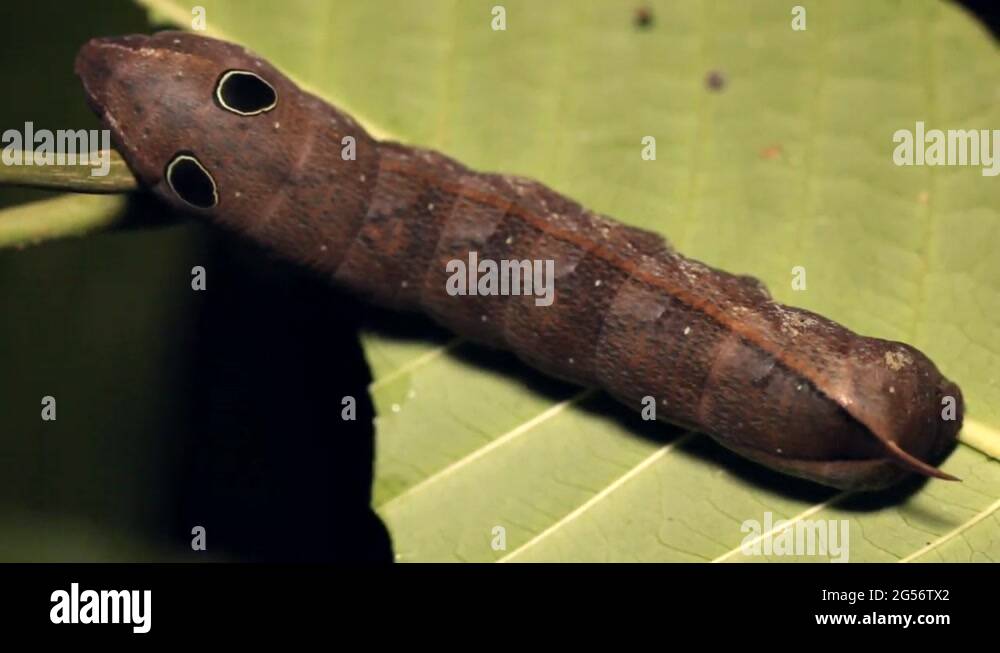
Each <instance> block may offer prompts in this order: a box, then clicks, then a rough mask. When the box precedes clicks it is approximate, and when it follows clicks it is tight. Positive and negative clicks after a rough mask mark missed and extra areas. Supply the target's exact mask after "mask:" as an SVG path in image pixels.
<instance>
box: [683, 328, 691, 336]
mask: <svg viewBox="0 0 1000 653" xmlns="http://www.w3.org/2000/svg"><path fill="white" fill-rule="evenodd" d="M689 333H691V327H689V326H687V327H684V335H687V334H689Z"/></svg>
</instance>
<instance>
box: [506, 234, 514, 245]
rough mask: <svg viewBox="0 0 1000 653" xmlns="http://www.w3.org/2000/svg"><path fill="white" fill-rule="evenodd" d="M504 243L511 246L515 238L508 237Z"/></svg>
mask: <svg viewBox="0 0 1000 653" xmlns="http://www.w3.org/2000/svg"><path fill="white" fill-rule="evenodd" d="M503 242H504V243H506V244H507V245H510V244H512V243H513V242H514V237H513V236H507V240H505V241H503Z"/></svg>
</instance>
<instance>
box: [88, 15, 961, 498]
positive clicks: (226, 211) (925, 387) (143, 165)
mask: <svg viewBox="0 0 1000 653" xmlns="http://www.w3.org/2000/svg"><path fill="white" fill-rule="evenodd" d="M233 71H246V74H244V73H241V72H237V74H236V75H235V76H234V75H229V76H228V77H231V78H233V79H236V80H237V82H238V83H237V84H236V85H230V82H229V81H226V82H225V84H223V83H222V82H223V79H224V78H227V73H230V72H233ZM76 72H77V75H78V76H79V77H80V78H81V80H82V82H83V86H84V89H85V92H86V96H87V99H88V102H89V104H90V105H91V107H92V108H93V109H94V110H95V111H96V112H97V114H98V115H99V117H100V118H101V120H102V122H103V124H104V126H105V127H106V128H108V129H110V130H111V132H112V138H113V141H114V143H115V146H116V147H117V148H118V149H119V151H120V152H121V154H122V155H123V156H124V157H125V159H126V161H127V162H128V164H129V166H130V168H131V169H132V171H133V173H134V174H135V175H136V177H137V178H138V179H139V181H140V183H141V184H142V185H143V186H144V187H145V188H147V189H149V190H150V191H152V192H153V193H155V194H156V195H158V196H159V197H161V198H162V199H163V200H164V201H166V202H169V203H170V204H172V205H174V206H176V207H177V208H179V209H182V210H185V211H189V212H193V213H195V214H197V215H199V216H200V217H202V218H204V219H207V220H209V221H211V222H214V223H217V224H219V225H222V226H223V227H226V228H228V229H230V230H233V231H236V232H239V233H240V234H243V235H244V236H246V237H248V238H250V239H252V240H254V241H257V242H258V243H262V244H263V245H264V246H266V247H267V248H268V249H269V250H272V251H274V252H276V253H278V254H279V255H282V256H284V257H287V258H288V259H291V260H293V261H295V262H297V263H299V264H300V265H302V266H306V267H308V268H311V269H313V270H315V271H316V272H318V273H319V274H321V275H324V276H325V277H327V278H329V279H330V280H331V281H332V282H334V283H336V284H337V285H339V286H342V287H345V288H347V289H350V290H352V291H354V292H357V293H360V294H361V295H363V296H364V297H366V298H368V299H369V300H370V301H372V302H375V303H378V304H381V305H384V306H387V307H391V308H394V309H398V310H402V311H420V312H423V313H425V314H427V315H429V316H431V317H433V318H434V319H435V320H436V321H438V322H440V323H441V324H443V325H444V326H446V327H448V328H449V329H451V330H453V331H455V332H456V333H458V334H461V335H462V336H465V337H467V338H469V339H472V340H475V341H478V342H481V343H484V344H487V345H491V346H494V347H499V348H503V349H507V350H510V351H512V352H514V353H515V354H517V356H519V357H520V358H521V359H522V360H524V361H525V362H527V363H528V364H529V365H532V366H533V367H536V368H538V369H539V370H542V371H543V372H545V373H548V374H550V375H552V376H555V377H558V378H561V379H565V380H567V381H571V382H573V383H576V384H579V385H583V386H591V387H599V388H601V389H603V390H604V391H606V392H608V393H609V394H611V395H613V396H614V397H616V398H617V399H619V400H620V401H622V402H624V403H625V404H627V405H629V406H631V407H633V408H634V409H636V410H641V409H642V407H643V405H644V404H643V397H646V396H651V397H654V398H655V401H656V407H657V411H656V412H657V417H658V418H659V419H662V420H663V421H666V422H670V423H674V424H679V425H681V426H685V427H688V428H691V429H693V430H697V431H700V432H703V433H706V434H708V435H710V436H711V437H712V438H714V439H715V440H717V441H718V442H719V443H721V444H722V445H724V446H726V447H728V448H729V449H731V450H733V451H735V452H737V453H738V454H740V455H742V456H745V457H747V458H750V459H752V460H755V461H757V462H759V463H761V464H764V465H766V466H768V467H771V468H773V469H776V470H779V471H781V472H785V473H787V474H792V475H795V476H799V477H803V478H807V479H811V480H813V481H816V482H818V483H822V484H825V485H829V486H833V487H837V488H844V489H852V490H870V489H877V488H882V487H886V486H889V485H891V484H893V483H896V482H898V481H899V480H900V479H902V478H904V477H905V476H907V475H909V474H911V473H914V472H916V473H920V474H923V475H926V476H936V477H939V478H948V479H952V478H953V477H950V476H948V475H947V474H944V473H943V472H940V471H939V470H937V469H936V468H935V467H933V466H931V465H929V464H927V463H926V462H923V461H928V460H932V461H936V460H939V459H940V458H941V457H942V456H943V455H944V454H945V453H946V452H947V451H948V450H949V449H950V448H951V446H952V445H953V444H954V442H955V440H956V436H957V433H958V431H959V429H960V427H961V423H962V410H963V404H962V396H961V392H960V391H959V388H958V387H957V386H956V385H955V384H954V383H952V382H950V381H949V380H948V379H946V378H945V377H944V376H942V375H941V374H940V373H939V372H938V370H937V368H936V367H935V366H934V364H933V363H932V362H931V361H930V360H929V359H928V358H927V357H926V356H924V355H923V354H922V353H921V352H919V351H918V350H916V349H914V348H913V347H910V346H908V345H906V344H903V343H899V342H889V341H886V340H879V339H876V338H867V337H863V336H860V335H857V334H855V333H853V332H851V331H849V330H848V329H846V328H844V327H843V326H841V325H839V324H837V323H835V322H833V321H831V320H828V319H826V318H824V317H822V316H820V315H816V314H815V313H811V312H809V311H805V310H801V309H797V308H791V307H788V306H783V305H781V304H778V303H776V302H774V301H772V299H771V298H770V296H769V295H768V293H767V290H766V289H765V288H764V287H763V285H762V284H761V283H760V282H759V281H757V280H755V279H753V278H751V277H746V276H734V275H732V274H728V273H726V272H723V271H721V270H716V269H713V268H711V267H708V266H706V265H704V264H702V263H699V262H697V261H694V260H691V259H688V258H685V257H684V256H682V255H680V254H678V253H677V252H675V251H673V250H672V249H670V247H669V246H668V245H667V244H666V242H665V241H664V240H663V239H662V238H661V237H660V236H658V235H656V234H653V233H650V232H647V231H643V230H640V229H636V228H633V227H629V226H626V225H623V224H621V223H618V222H615V221H614V220H612V219H610V218H607V217H605V216H602V215H598V214H596V213H593V212H591V211H589V210H587V209H586V208H584V207H582V206H580V205H579V204H577V203H576V202H574V201H573V200H571V199H568V198H566V197H564V196H562V195H560V194H559V193H556V192H555V191H553V190H551V189H549V188H547V187H546V186H544V185H542V184H541V183H539V182H537V181H533V180H530V179H525V178H522V177H515V176H509V175H501V174H487V173H481V172H476V171H473V170H470V169H468V168H466V167H465V166H463V165H462V164H461V163H458V162H457V161H454V160H452V159H450V158H448V157H447V156H444V155H442V154H439V153H437V152H434V151H431V150H425V149H419V148H414V147H409V146H406V145H401V144H398V143H392V142H378V141H376V140H375V139H373V138H372V137H371V136H370V135H369V134H368V133H367V132H365V130H364V129H363V128H362V127H361V126H359V125H358V124H357V123H356V122H355V121H354V120H353V119H352V118H351V117H350V116H347V115H346V114H344V113H342V112H341V111H339V110H338V109H336V108H335V107H332V106H330V105H329V104H327V103H326V102H324V101H323V100H321V99H319V98H317V97H315V96H313V95H311V94H309V93H306V92H304V91H302V90H300V89H299V88H298V87H297V86H296V85H295V84H294V83H293V82H292V81H290V80H289V79H288V78H287V77H285V76H284V75H282V74H281V73H280V72H278V70H276V69H275V68H274V67H273V66H271V65H270V64H269V63H267V62H266V61H264V60H263V59H260V58H259V57H257V56H256V55H254V54H253V53H250V52H248V51H246V50H245V49H244V48H242V47H241V46H237V45H234V44H231V43H226V42H222V41H217V40H214V39H209V38H205V37H200V36H195V35H191V34H185V33H179V32H161V33H158V34H156V35H153V36H125V37H117V38H105V39H94V40H92V41H90V42H88V43H87V44H86V45H84V46H83V48H82V49H81V50H80V53H79V55H78V56H77V61H76ZM255 77H259V80H262V82H263V83H262V82H261V81H259V80H257V79H255ZM268 88H270V90H268ZM242 96H249V99H247V97H242ZM272 96H273V97H272ZM272 100H273V103H272ZM231 105H232V106H231ZM234 109H236V110H234ZM345 136H351V137H353V138H354V139H355V141H356V159H354V160H350V159H348V160H344V158H343V157H342V150H343V148H344V141H343V139H344V137H345ZM178 157H180V158H178ZM175 163H176V164H177V166H176V167H175V166H174V164H175ZM192 179H193V182H192V183H189V182H191V180H192ZM181 193H183V194H184V195H185V196H186V200H187V201H186V200H185V199H182V198H181V196H180V194H181ZM192 204H195V205H196V206H193V205H192ZM199 207H201V208H199ZM470 251H475V252H477V253H478V257H479V260H483V259H492V260H494V261H500V260H524V259H528V260H537V259H540V260H554V261H555V282H554V287H555V301H554V303H553V304H552V305H551V306H536V305H535V302H534V299H535V297H534V296H531V295H527V296H482V295H479V296H453V295H449V294H448V293H447V292H446V282H447V280H448V277H449V276H450V273H449V271H447V270H446V265H447V263H448V261H450V260H453V259H458V260H461V261H467V260H468V258H469V252H470ZM949 397H950V398H954V406H955V409H956V410H955V419H943V418H942V408H943V406H944V405H945V404H946V403H947V402H948V401H950V400H949V399H948V398H949Z"/></svg>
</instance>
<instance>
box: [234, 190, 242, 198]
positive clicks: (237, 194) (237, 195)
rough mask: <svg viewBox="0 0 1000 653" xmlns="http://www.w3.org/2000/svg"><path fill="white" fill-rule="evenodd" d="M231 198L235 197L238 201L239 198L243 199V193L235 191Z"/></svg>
mask: <svg viewBox="0 0 1000 653" xmlns="http://www.w3.org/2000/svg"><path fill="white" fill-rule="evenodd" d="M233 197H235V198H236V199H239V198H241V197H243V193H241V192H240V191H236V192H235V193H233Z"/></svg>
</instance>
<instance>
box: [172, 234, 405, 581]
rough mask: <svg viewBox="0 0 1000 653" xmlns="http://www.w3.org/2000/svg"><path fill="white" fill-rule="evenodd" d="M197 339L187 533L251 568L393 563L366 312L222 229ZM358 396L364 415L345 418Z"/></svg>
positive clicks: (181, 481)
mask: <svg viewBox="0 0 1000 653" xmlns="http://www.w3.org/2000/svg"><path fill="white" fill-rule="evenodd" d="M208 261H209V262H208V263H206V265H205V267H206V269H207V270H208V275H209V276H208V284H209V286H208V290H207V291H205V292H201V293H198V295H199V296H200V297H201V298H202V300H203V302H204V303H203V305H202V308H201V314H200V317H199V319H198V325H197V328H196V329H195V330H194V334H195V336H196V338H197V342H195V343H192V350H193V351H194V352H196V353H195V355H194V357H193V360H192V363H193V365H192V366H191V368H190V370H189V374H188V379H189V381H188V382H189V383H190V386H189V387H190V397H189V398H188V404H189V406H190V410H191V415H190V428H189V429H188V430H187V432H186V433H184V434H183V437H184V439H185V442H184V445H183V449H184V452H183V464H182V469H183V472H182V474H180V475H179V476H178V479H177V480H178V484H177V488H176V491H177V497H178V503H177V506H176V507H177V513H176V517H175V526H174V535H175V537H176V538H177V540H178V541H179V544H180V545H181V546H182V547H184V548H186V549H187V550H188V551H190V542H191V540H192V537H193V536H192V534H191V532H192V528H193V527H195V526H203V527H204V528H205V529H206V533H207V538H208V550H209V551H211V552H213V553H214V554H215V555H218V554H219V552H220V551H221V552H225V554H226V555H230V556H233V557H236V558H238V559H245V560H267V561H313V562H329V561H366V562H391V560H392V551H391V547H390V543H389V537H388V533H387V531H386V529H385V528H384V526H383V525H382V523H381V521H380V520H379V519H378V518H377V517H376V516H375V514H374V512H373V511H372V510H371V508H370V507H369V506H370V503H371V488H372V473H373V455H374V425H373V422H372V419H373V417H374V408H373V406H372V402H371V400H370V398H369V396H368V392H367V386H368V384H369V383H370V381H371V378H370V374H369V372H368V367H367V364H366V363H365V360H364V357H363V355H362V351H361V347H360V344H359V342H358V337H357V324H356V315H357V313H358V310H357V309H358V307H357V304H356V303H355V302H354V301H353V300H352V299H350V298H348V297H345V296H342V295H340V294H338V293H336V292H334V291H332V290H331V288H330V286H329V284H327V283H325V282H323V281H322V280H320V279H316V278H313V277H311V276H310V275H306V274H303V273H301V272H299V271H297V270H294V269H292V268H291V267H290V266H289V265H286V264H283V263H281V262H278V261H276V260H274V259H273V258H272V257H270V256H268V255H267V254H266V253H264V252H261V251H259V250H258V249H256V248H255V247H253V246H251V245H248V244H245V243H241V242H238V241H237V240H236V239H235V238H231V237H228V236H226V235H225V234H220V233H216V234H213V238H212V245H211V247H210V252H209V257H208ZM344 397H353V398H354V400H355V401H356V415H355V419H354V420H353V421H351V420H344V419H342V411H343V410H344V404H343V398H344Z"/></svg>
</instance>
